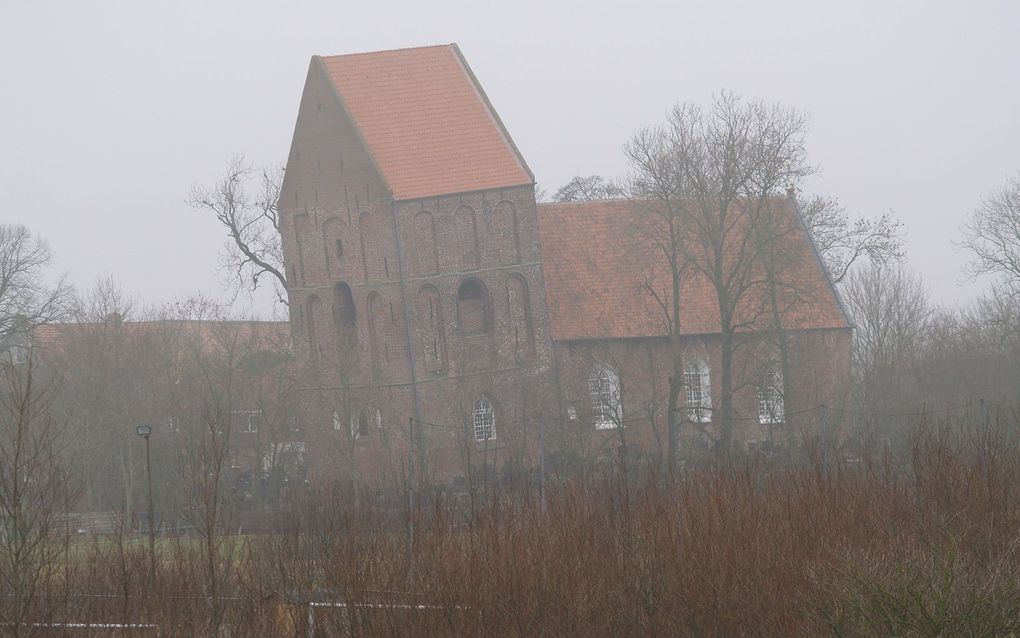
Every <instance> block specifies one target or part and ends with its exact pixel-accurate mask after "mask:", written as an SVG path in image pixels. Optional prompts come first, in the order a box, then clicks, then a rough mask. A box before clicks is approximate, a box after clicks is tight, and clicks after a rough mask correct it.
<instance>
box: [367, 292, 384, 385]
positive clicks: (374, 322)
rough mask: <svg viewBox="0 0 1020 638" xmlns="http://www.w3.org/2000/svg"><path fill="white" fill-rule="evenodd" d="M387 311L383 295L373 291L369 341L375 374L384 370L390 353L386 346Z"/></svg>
mask: <svg viewBox="0 0 1020 638" xmlns="http://www.w3.org/2000/svg"><path fill="white" fill-rule="evenodd" d="M384 322H385V311H384V309H383V301H382V297H380V296H379V293H377V292H372V293H370V294H369V295H368V341H369V348H370V349H371V353H372V369H373V371H374V372H375V374H377V375H378V374H379V373H380V372H381V370H382V364H383V362H384V360H385V358H386V355H387V354H388V350H389V349H388V348H387V347H386V325H385V323H384Z"/></svg>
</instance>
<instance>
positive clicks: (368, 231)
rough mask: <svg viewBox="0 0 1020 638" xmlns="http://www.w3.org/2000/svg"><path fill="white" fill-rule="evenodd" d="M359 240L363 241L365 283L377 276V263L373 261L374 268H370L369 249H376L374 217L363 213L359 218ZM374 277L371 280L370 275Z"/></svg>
mask: <svg viewBox="0 0 1020 638" xmlns="http://www.w3.org/2000/svg"><path fill="white" fill-rule="evenodd" d="M358 238H359V240H360V241H361V246H360V248H361V270H362V272H363V274H364V276H365V281H372V278H374V277H375V276H376V273H375V272H374V270H375V262H374V261H372V268H371V269H370V268H369V261H371V260H370V259H369V248H370V247H371V248H374V247H375V244H374V239H375V236H374V235H373V233H372V217H371V216H370V215H369V214H368V213H362V214H361V216H360V217H359V218H358ZM370 274H371V275H372V277H371V278H370V277H369V275H370Z"/></svg>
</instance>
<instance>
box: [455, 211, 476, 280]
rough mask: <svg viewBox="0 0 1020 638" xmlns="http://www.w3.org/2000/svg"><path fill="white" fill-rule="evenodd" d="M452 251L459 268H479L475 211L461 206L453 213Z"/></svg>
mask: <svg viewBox="0 0 1020 638" xmlns="http://www.w3.org/2000/svg"><path fill="white" fill-rule="evenodd" d="M453 229H454V232H453V236H452V237H450V239H452V241H453V246H452V249H453V250H452V251H451V252H452V253H453V254H454V255H455V256H456V260H457V269H458V270H462V271H463V270H474V269H475V268H478V229H477V227H476V226H475V211H474V209H472V208H470V207H468V206H461V207H460V208H458V209H457V212H455V213H454V214H453Z"/></svg>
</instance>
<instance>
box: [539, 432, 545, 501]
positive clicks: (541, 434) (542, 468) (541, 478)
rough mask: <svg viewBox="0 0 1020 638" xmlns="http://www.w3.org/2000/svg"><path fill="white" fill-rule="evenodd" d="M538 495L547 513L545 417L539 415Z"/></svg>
mask: <svg viewBox="0 0 1020 638" xmlns="http://www.w3.org/2000/svg"><path fill="white" fill-rule="evenodd" d="M538 495H539V497H540V498H541V499H542V513H543V514H545V418H544V417H543V416H542V415H541V414H540V415H538Z"/></svg>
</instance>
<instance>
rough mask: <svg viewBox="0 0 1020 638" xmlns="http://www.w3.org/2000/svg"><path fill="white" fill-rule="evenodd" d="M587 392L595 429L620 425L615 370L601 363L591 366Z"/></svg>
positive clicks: (610, 428)
mask: <svg viewBox="0 0 1020 638" xmlns="http://www.w3.org/2000/svg"><path fill="white" fill-rule="evenodd" d="M588 394H589V395H590V397H591V408H592V417H593V421H594V424H595V429H596V430H615V429H616V428H618V427H620V425H621V423H622V419H621V418H620V417H621V415H622V411H621V408H620V377H619V376H617V374H616V371H615V370H613V369H612V368H610V367H609V366H606V365H602V364H601V363H600V364H598V365H596V366H595V367H594V368H592V371H591V374H589V375H588Z"/></svg>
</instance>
